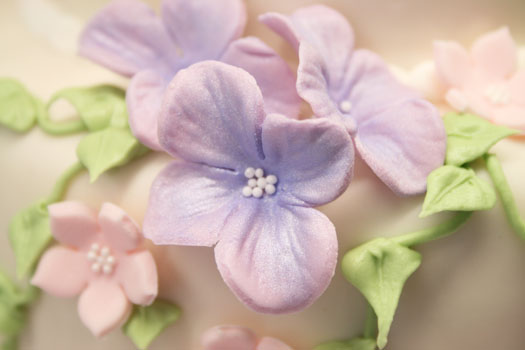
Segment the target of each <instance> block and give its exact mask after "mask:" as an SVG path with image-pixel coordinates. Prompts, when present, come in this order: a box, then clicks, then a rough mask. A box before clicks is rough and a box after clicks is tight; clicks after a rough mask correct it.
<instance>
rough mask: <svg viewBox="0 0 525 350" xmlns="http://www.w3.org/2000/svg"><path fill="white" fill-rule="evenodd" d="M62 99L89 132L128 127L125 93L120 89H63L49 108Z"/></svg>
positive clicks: (104, 86)
mask: <svg viewBox="0 0 525 350" xmlns="http://www.w3.org/2000/svg"><path fill="white" fill-rule="evenodd" d="M60 99H65V100H66V101H68V102H69V103H71V105H72V106H73V107H74V108H75V110H76V111H77V113H78V114H79V116H80V118H81V119H82V121H83V122H84V124H85V125H86V127H87V129H88V130H89V131H98V130H102V129H104V128H107V127H109V126H112V127H117V128H124V127H126V126H127V125H128V124H127V123H128V122H127V120H128V115H127V112H126V100H125V92H124V90H122V89H120V88H118V87H115V86H109V85H98V86H92V87H74V88H67V89H63V90H60V91H58V92H57V93H55V94H54V95H53V96H52V97H51V100H50V101H49V103H48V107H50V106H51V105H52V104H53V103H55V102H56V101H58V100H60ZM48 109H49V108H48Z"/></svg>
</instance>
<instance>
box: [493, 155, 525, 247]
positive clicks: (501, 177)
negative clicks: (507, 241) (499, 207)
mask: <svg viewBox="0 0 525 350" xmlns="http://www.w3.org/2000/svg"><path fill="white" fill-rule="evenodd" d="M485 164H486V165H487V170H488V172H489V175H490V178H491V179H492V182H493V183H494V187H496V191H497V192H498V194H499V197H500V198H501V202H502V204H503V209H504V210H505V214H506V216H507V220H508V221H509V223H510V225H511V226H512V228H513V229H514V231H516V233H517V234H518V235H519V236H520V237H521V238H523V239H525V222H524V221H523V219H522V218H521V217H520V214H519V212H518V207H517V206H516V201H515V200H514V196H513V195H512V190H511V189H510V186H509V184H508V182H507V180H506V178H505V174H504V173H503V169H502V167H501V163H500V162H499V160H498V158H496V155H494V154H486V155H485Z"/></svg>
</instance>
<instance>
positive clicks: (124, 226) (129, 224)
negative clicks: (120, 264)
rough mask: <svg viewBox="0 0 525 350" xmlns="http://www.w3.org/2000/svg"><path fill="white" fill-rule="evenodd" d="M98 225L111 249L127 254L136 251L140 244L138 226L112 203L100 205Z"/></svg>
mask: <svg viewBox="0 0 525 350" xmlns="http://www.w3.org/2000/svg"><path fill="white" fill-rule="evenodd" d="M98 223H99V225H100V228H101V229H102V232H103V233H104V237H105V239H106V240H107V241H108V243H109V244H110V246H111V247H112V248H113V249H118V250H120V251H122V252H127V251H130V250H133V249H136V248H137V247H138V246H139V245H140V244H141V243H142V234H141V232H140V228H139V227H138V225H137V224H136V223H135V222H134V221H133V219H132V218H130V217H129V215H128V214H127V213H126V212H125V211H124V210H122V209H121V208H119V207H117V206H116V205H114V204H112V203H107V202H106V203H104V204H102V208H101V209H100V213H99V214H98Z"/></svg>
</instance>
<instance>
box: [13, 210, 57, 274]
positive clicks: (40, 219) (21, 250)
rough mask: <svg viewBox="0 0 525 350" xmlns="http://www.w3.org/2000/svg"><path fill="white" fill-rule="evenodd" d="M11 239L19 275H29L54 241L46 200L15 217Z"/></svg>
mask: <svg viewBox="0 0 525 350" xmlns="http://www.w3.org/2000/svg"><path fill="white" fill-rule="evenodd" d="M9 240H10V242H11V247H12V248H13V251H14V253H15V257H16V271H17V274H18V276H19V277H26V276H29V275H30V274H31V273H32V272H33V269H34V266H35V264H36V263H37V261H38V259H39V258H40V256H41V255H42V252H43V251H44V250H45V248H46V247H47V246H48V245H49V243H51V241H52V235H51V229H50V227H49V214H48V211H47V204H46V202H44V201H41V202H38V203H35V204H34V205H32V206H30V207H29V208H27V209H24V210H22V211H20V212H18V213H17V214H16V215H15V216H14V217H13V219H12V220H11V222H10V224H9Z"/></svg>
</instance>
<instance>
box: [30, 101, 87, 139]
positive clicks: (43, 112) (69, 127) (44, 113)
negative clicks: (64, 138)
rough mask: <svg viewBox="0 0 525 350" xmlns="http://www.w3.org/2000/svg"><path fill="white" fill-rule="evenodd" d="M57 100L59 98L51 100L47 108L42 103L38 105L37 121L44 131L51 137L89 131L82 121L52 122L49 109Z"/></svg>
mask: <svg viewBox="0 0 525 350" xmlns="http://www.w3.org/2000/svg"><path fill="white" fill-rule="evenodd" d="M56 100H57V98H53V99H51V101H49V103H48V104H47V106H44V105H43V104H42V103H41V102H39V103H38V113H37V120H38V125H39V126H40V127H41V128H42V130H44V131H45V132H47V133H48V134H51V135H69V134H74V133H77V132H80V131H84V130H87V128H86V125H85V124H84V122H83V121H82V120H81V119H77V120H70V121H67V122H55V121H52V120H51V119H50V118H49V108H50V107H51V105H52V104H53V103H54V102H55V101H56Z"/></svg>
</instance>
